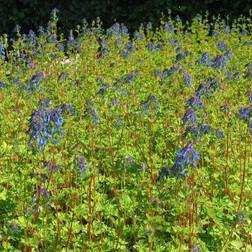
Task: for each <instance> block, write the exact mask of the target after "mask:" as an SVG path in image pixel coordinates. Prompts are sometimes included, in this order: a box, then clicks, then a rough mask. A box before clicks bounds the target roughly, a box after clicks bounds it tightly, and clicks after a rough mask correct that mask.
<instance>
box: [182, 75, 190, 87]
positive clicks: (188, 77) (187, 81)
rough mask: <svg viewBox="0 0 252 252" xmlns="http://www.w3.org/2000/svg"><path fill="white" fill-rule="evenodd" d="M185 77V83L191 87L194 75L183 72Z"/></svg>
mask: <svg viewBox="0 0 252 252" xmlns="http://www.w3.org/2000/svg"><path fill="white" fill-rule="evenodd" d="M183 79H184V83H185V84H186V85H187V86H189V87H191V86H192V76H191V75H190V74H188V73H184V74H183Z"/></svg>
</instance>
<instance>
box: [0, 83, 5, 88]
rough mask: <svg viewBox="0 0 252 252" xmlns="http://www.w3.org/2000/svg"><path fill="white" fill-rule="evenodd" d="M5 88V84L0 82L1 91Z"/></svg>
mask: <svg viewBox="0 0 252 252" xmlns="http://www.w3.org/2000/svg"><path fill="white" fill-rule="evenodd" d="M4 87H5V84H4V83H3V82H2V81H0V89H3V88H4Z"/></svg>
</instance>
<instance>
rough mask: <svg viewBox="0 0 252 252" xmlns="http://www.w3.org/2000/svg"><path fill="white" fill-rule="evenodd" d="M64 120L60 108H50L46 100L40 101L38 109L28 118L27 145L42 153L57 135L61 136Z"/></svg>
mask: <svg viewBox="0 0 252 252" xmlns="http://www.w3.org/2000/svg"><path fill="white" fill-rule="evenodd" d="M63 122H64V119H63V116H62V109H61V108H60V107H56V108H50V107H49V101H48V100H46V99H45V100H41V101H40V104H39V108H38V109H37V110H35V111H34V112H33V113H32V115H31V118H30V122H29V129H28V133H29V135H30V140H29V145H30V146H33V147H34V145H35V146H37V147H38V149H39V150H40V151H42V149H43V147H44V145H46V144H47V143H48V142H49V141H50V140H51V139H52V138H53V137H54V136H55V135H56V134H57V133H59V134H60V135H61V136H63V131H62V129H61V128H62V125H63Z"/></svg>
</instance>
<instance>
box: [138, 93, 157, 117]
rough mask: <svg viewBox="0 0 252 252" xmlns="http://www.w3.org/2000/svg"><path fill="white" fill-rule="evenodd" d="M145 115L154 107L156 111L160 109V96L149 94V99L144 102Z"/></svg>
mask: <svg viewBox="0 0 252 252" xmlns="http://www.w3.org/2000/svg"><path fill="white" fill-rule="evenodd" d="M142 107H143V112H144V115H147V114H148V112H149V110H150V109H151V108H152V109H153V110H154V112H155V113H157V111H158V98H157V97H156V96H155V95H149V97H148V98H147V100H146V101H145V102H144V103H143V104H142Z"/></svg>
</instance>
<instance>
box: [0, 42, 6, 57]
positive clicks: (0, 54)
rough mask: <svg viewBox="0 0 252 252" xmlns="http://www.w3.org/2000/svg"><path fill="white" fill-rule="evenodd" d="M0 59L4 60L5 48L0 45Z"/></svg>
mask: <svg viewBox="0 0 252 252" xmlns="http://www.w3.org/2000/svg"><path fill="white" fill-rule="evenodd" d="M0 59H2V60H5V48H4V47H3V45H2V44H1V43H0Z"/></svg>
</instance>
